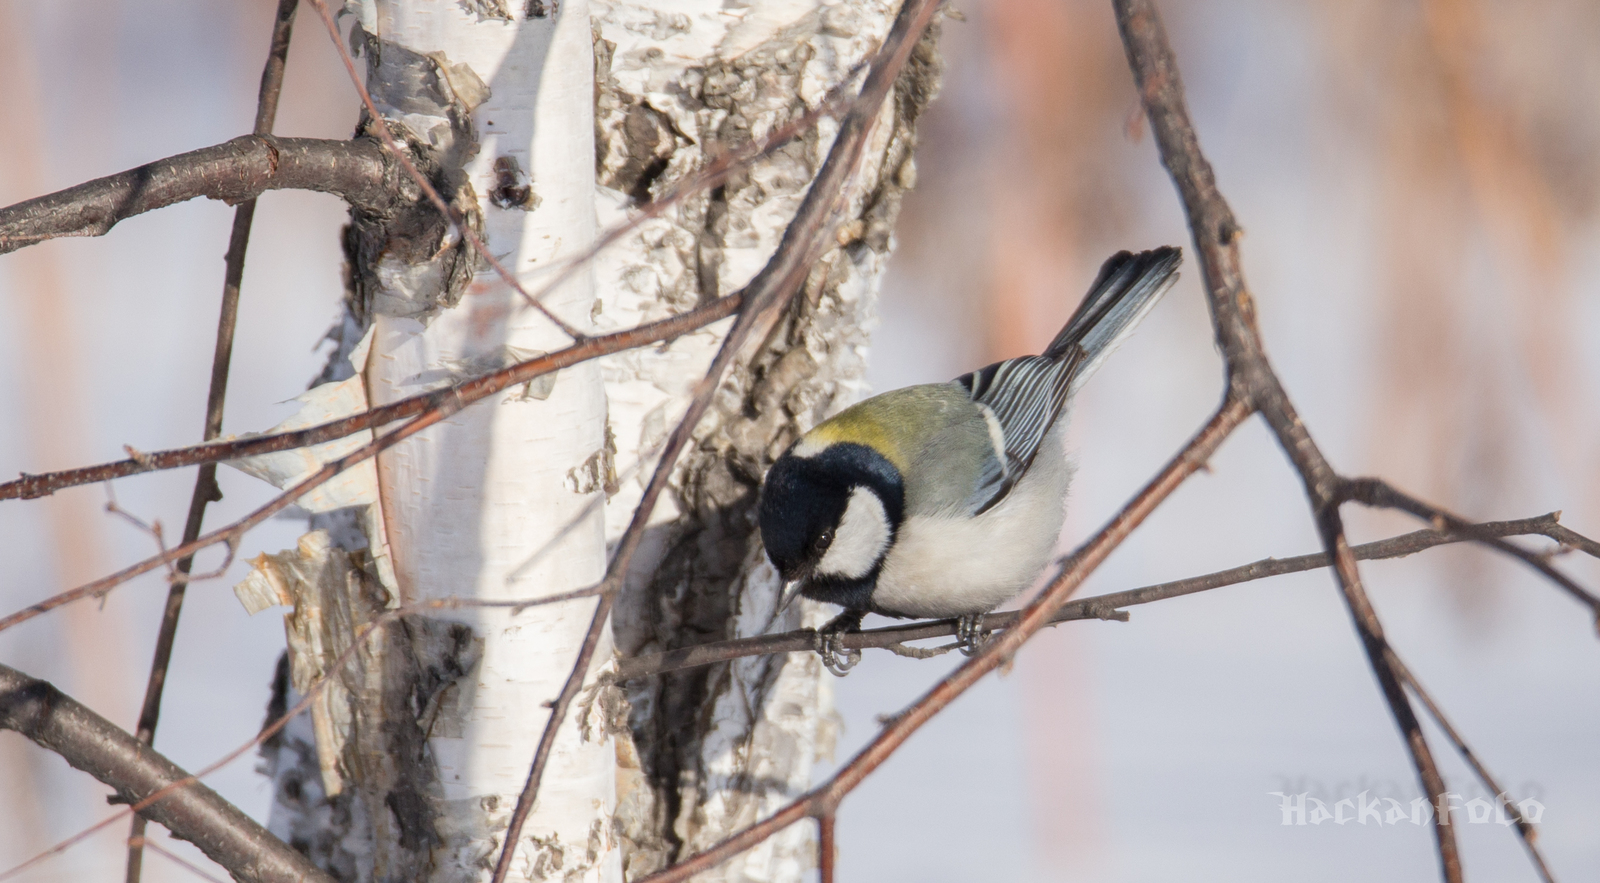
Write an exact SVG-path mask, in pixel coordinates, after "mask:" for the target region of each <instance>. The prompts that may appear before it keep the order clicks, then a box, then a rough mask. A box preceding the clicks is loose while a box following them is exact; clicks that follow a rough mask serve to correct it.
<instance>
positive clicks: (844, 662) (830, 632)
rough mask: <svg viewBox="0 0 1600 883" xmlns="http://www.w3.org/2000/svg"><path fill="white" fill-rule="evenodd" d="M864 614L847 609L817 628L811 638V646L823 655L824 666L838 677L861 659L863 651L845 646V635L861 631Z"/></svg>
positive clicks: (842, 675) (845, 673)
mask: <svg viewBox="0 0 1600 883" xmlns="http://www.w3.org/2000/svg"><path fill="white" fill-rule="evenodd" d="M863 615H864V614H863V613H861V612H857V611H851V610H846V611H845V612H844V613H841V614H839V615H838V616H836V617H834V618H833V621H832V622H829V623H828V624H827V625H825V626H823V627H822V628H820V629H817V631H816V634H815V635H814V636H813V637H812V639H811V646H812V647H813V648H815V649H816V651H817V655H818V656H821V657H822V667H823V668H825V669H827V670H828V672H829V673H830V674H832V675H833V676H834V677H836V678H842V677H844V676H845V675H847V674H849V673H850V669H852V668H855V667H856V663H858V662H860V661H861V651H860V650H854V649H851V648H849V647H846V646H844V636H845V635H846V634H847V633H849V632H858V631H861V617H862V616H863Z"/></svg>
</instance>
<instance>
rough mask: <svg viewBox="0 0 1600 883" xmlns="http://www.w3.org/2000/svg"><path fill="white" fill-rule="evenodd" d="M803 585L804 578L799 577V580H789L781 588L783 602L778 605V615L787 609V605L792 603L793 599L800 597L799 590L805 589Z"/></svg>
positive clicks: (804, 582)
mask: <svg viewBox="0 0 1600 883" xmlns="http://www.w3.org/2000/svg"><path fill="white" fill-rule="evenodd" d="M805 584H806V578H805V577H800V578H799V579H793V580H790V581H789V582H788V584H787V585H785V586H784V587H783V601H782V602H781V603H779V604H778V613H783V611H785V610H788V609H789V605H790V604H793V603H794V599H796V598H798V597H800V590H801V589H802V588H804V587H805Z"/></svg>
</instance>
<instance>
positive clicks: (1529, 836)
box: [1389, 648, 1555, 883]
mask: <svg viewBox="0 0 1600 883" xmlns="http://www.w3.org/2000/svg"><path fill="white" fill-rule="evenodd" d="M1389 665H1390V666H1392V667H1393V668H1394V670H1395V671H1397V672H1399V673H1400V678H1401V680H1403V681H1405V682H1406V686H1408V687H1410V688H1411V692H1412V693H1414V694H1416V697H1417V699H1418V700H1420V701H1421V702H1422V707H1423V708H1426V709H1427V710H1428V716H1429V717H1431V718H1433V722H1434V723H1435V724H1438V725H1439V729H1440V730H1442V731H1443V732H1444V736H1445V738H1446V739H1449V740H1450V744H1451V745H1454V746H1455V749H1456V752H1457V753H1458V754H1460V755H1461V758H1462V759H1463V760H1465V761H1466V762H1467V765H1468V766H1470V767H1472V771H1473V772H1474V773H1476V774H1477V776H1478V781H1480V782H1482V783H1483V787H1485V788H1487V789H1489V793H1490V794H1493V795H1494V796H1495V799H1496V800H1498V801H1499V802H1500V806H1501V807H1502V808H1503V809H1504V810H1505V812H1506V814H1507V815H1508V816H1509V817H1510V818H1511V820H1512V821H1513V822H1514V823H1515V824H1516V826H1517V836H1518V837H1520V838H1522V847H1523V848H1524V849H1526V850H1527V851H1528V860H1529V861H1531V862H1533V867H1534V870H1536V871H1538V872H1539V879H1541V880H1543V881H1544V883H1555V878H1554V877H1553V876H1551V874H1550V867H1549V866H1548V865H1546V864H1545V861H1544V855H1543V854H1542V853H1540V852H1539V845H1538V844H1537V843H1535V842H1534V834H1535V832H1534V829H1533V823H1532V822H1530V821H1528V819H1527V818H1526V817H1525V816H1523V814H1522V810H1521V809H1519V808H1518V807H1517V804H1516V803H1515V802H1514V801H1512V799H1511V796H1510V795H1508V794H1507V793H1506V789H1504V788H1502V787H1500V783H1499V782H1497V781H1495V778H1494V776H1493V775H1491V774H1490V773H1489V770H1488V768H1486V767H1485V766H1484V765H1483V762H1482V761H1480V760H1479V759H1478V755H1477V753H1476V752H1474V751H1473V750H1472V748H1471V746H1469V745H1467V741H1466V740H1465V739H1463V738H1462V737H1461V734H1460V733H1459V732H1457V731H1456V728H1455V725H1454V724H1452V723H1450V719H1449V718H1447V717H1445V716H1444V710H1443V709H1441V708H1439V704H1438V703H1436V702H1434V701H1433V697H1432V696H1430V695H1429V694H1428V691H1427V690H1424V689H1423V688H1422V684H1421V682H1419V681H1418V680H1417V677H1416V675H1414V674H1412V673H1411V669H1409V668H1407V667H1406V664H1405V663H1404V662H1401V661H1400V657H1399V655H1397V654H1396V653H1395V652H1394V650H1393V648H1391V649H1390V650H1389Z"/></svg>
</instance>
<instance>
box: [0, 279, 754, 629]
mask: <svg viewBox="0 0 1600 883" xmlns="http://www.w3.org/2000/svg"><path fill="white" fill-rule="evenodd" d="M744 299H745V295H744V293H743V292H742V291H741V292H735V293H734V294H730V295H728V296H727V297H724V298H721V299H719V300H715V301H712V302H711V303H709V304H706V305H705V306H703V307H698V308H696V309H693V310H690V311H689V312H687V313H683V314H681V315H678V316H673V317H671V318H668V319H661V320H659V321H656V322H648V323H646V324H644V325H640V326H637V327H635V328H630V329H628V330H627V331H619V332H617V333H615V334H608V335H605V336H603V337H590V338H586V339H585V340H582V341H580V342H578V343H575V344H573V345H572V346H569V347H567V348H566V349H564V350H559V351H557V352H554V353H551V354H549V355H545V356H540V357H539V358H536V359H529V360H528V361H526V362H521V363H519V364H517V365H513V366H512V367H510V368H507V369H505V370H503V371H496V372H494V373H492V374H487V375H484V376H483V377H479V378H478V379H476V380H471V381H467V382H465V383H462V384H461V385H459V386H455V387H451V388H449V389H446V390H440V391H438V392H435V393H430V394H428V395H425V396H419V397H417V399H415V400H408V401H419V400H423V399H425V400H427V402H426V406H425V407H423V406H420V404H419V406H417V407H415V411H414V413H416V416H415V417H413V418H412V419H411V420H409V421H408V422H406V423H404V424H401V425H400V426H399V427H396V428H395V429H394V430H393V431H391V432H389V433H387V434H385V435H383V436H381V437H379V438H377V439H376V440H374V441H373V442H372V443H370V444H368V445H366V446H364V447H362V448H359V449H357V450H355V451H352V452H350V453H349V454H346V455H345V456H343V457H341V458H339V459H337V460H334V461H332V462H330V463H328V464H327V465H325V466H323V467H322V468H321V469H319V470H317V471H316V472H314V473H312V474H311V475H309V476H307V477H306V478H304V479H302V480H301V481H300V483H299V484H296V485H295V486H294V487H292V488H289V489H288V490H287V491H285V492H284V493H283V494H281V495H280V496H278V497H277V498H275V499H273V500H272V501H271V502H270V503H267V504H266V505H265V506H262V507H261V508H259V509H257V510H255V511H254V512H252V513H250V514H249V515H247V516H245V517H244V518H242V519H240V520H239V521H236V522H234V523H233V524H231V525H228V526H227V527H224V528H220V529H218V530H214V531H212V532H211V533H208V534H206V535H204V536H202V537H200V538H198V539H196V540H195V541H194V542H192V543H184V544H182V545H180V546H178V547H177V548H174V549H170V550H168V551H167V552H165V553H163V554H161V555H158V556H155V557H153V558H147V559H145V560H143V561H140V562H139V563H137V564H133V565H131V566H129V567H125V568H123V569H122V570H120V571H117V572H116V573H113V574H111V575H110V576H107V577H103V578H101V579H98V580H95V581H94V582H91V583H86V584H84V585H82V586H79V587H77V588H75V589H70V590H68V591H65V592H62V593H60V594H57V595H54V596H51V597H50V598H47V599H45V600H43V601H40V602H39V603H37V604H34V605H31V606H29V607H26V608H24V609H22V610H19V611H17V612H16V613H13V614H11V615H10V616H7V617H5V618H4V619H0V631H5V630H6V629H8V628H11V627H12V626H14V625H17V624H19V623H23V622H26V621H28V620H30V619H33V618H34V617H36V616H39V615H41V614H44V613H48V612H49V611H51V610H54V609H56V608H57V607H60V606H62V605H64V604H70V603H72V602H74V601H79V600H82V599H84V598H88V597H91V596H99V595H104V594H105V593H106V592H109V591H111V590H112V589H114V588H116V587H117V586H119V585H121V584H122V583H124V582H127V581H128V580H130V579H132V578H134V577H136V576H139V575H140V574H143V573H148V572H150V571H151V570H154V569H155V568H157V567H160V566H162V565H164V564H166V563H168V562H169V561H176V560H178V559H179V558H184V557H188V556H190V555H193V554H195V553H196V552H198V551H200V550H201V549H204V548H206V547H208V546H212V545H216V544H217V543H227V544H229V548H230V554H231V551H232V548H233V546H235V545H236V544H237V543H238V540H239V538H240V537H242V536H244V534H245V533H246V532H248V531H249V530H250V529H252V528H254V527H255V526H256V525H258V524H260V523H261V522H263V521H265V520H266V519H268V518H271V517H272V516H273V515H275V514H277V513H278V512H281V511H283V510H284V509H287V508H288V507H289V505H290V504H292V503H293V502H294V501H295V500H296V499H299V497H300V496H301V495H302V494H305V493H307V492H309V491H311V490H313V489H315V488H316V487H317V486H318V485H320V484H322V483H323V482H325V481H327V480H328V479H330V478H332V477H334V476H335V475H338V474H339V473H340V472H343V471H344V470H346V469H348V468H350V467H351V466H354V465H355V464H357V463H360V462H362V461H364V460H366V459H368V458H370V457H373V456H376V455H377V454H378V452H380V451H383V450H386V449H388V448H390V447H392V446H394V445H396V444H399V443H400V442H401V441H403V440H405V439H406V438H409V437H411V436H412V435H415V434H416V433H418V432H421V431H422V430H423V429H426V428H427V427H429V426H432V425H433V424H434V423H437V422H438V421H440V420H442V419H444V418H445V417H448V416H449V415H451V414H454V413H455V412H456V411H459V410H460V409H461V408H464V407H466V406H467V405H470V404H472V403H474V402H477V401H479V400H481V399H484V398H487V397H488V396H490V395H493V394H494V393H497V392H500V391H501V390H504V389H506V388H508V387H511V386H515V385H517V384H519V383H526V382H528V381H529V380H532V379H533V378H535V377H539V376H542V375H544V374H549V373H551V372H554V371H559V370H561V369H562V368H568V367H571V366H573V365H576V364H579V363H580V362H586V361H589V360H590V359H596V358H599V357H601V356H605V355H610V354H611V353H616V352H621V351H623V350H628V349H634V348H637V347H641V346H645V345H647V344H651V343H656V342H659V341H662V340H669V339H671V338H674V337H678V336H679V335H682V334H685V333H687V332H689V331H693V330H694V329H696V328H701V327H704V326H706V325H709V324H711V323H712V322H715V321H717V320H719V319H724V318H727V317H728V316H730V315H732V314H733V312H734V311H735V310H737V309H738V308H739V306H740V305H741V304H742V303H744ZM396 404H404V403H403V402H397V403H396ZM379 410H380V411H381V410H385V409H379ZM351 419H359V418H351ZM336 422H342V421H336ZM329 425H330V426H331V425H333V424H329ZM294 434H295V433H290V434H289V435H294ZM139 459H150V458H147V457H144V456H143V455H141V456H140V458H139Z"/></svg>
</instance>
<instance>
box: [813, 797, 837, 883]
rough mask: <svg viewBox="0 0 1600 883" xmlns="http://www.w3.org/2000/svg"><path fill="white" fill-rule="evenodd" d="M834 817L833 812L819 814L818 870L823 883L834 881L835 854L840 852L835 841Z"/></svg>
mask: <svg viewBox="0 0 1600 883" xmlns="http://www.w3.org/2000/svg"><path fill="white" fill-rule="evenodd" d="M834 819H835V815H834V813H831V812H825V813H822V814H821V815H819V816H817V871H818V873H819V874H820V875H821V877H822V881H821V883H833V862H834V856H835V855H837V854H838V850H837V849H836V848H835V847H834V843H833V824H834Z"/></svg>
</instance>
